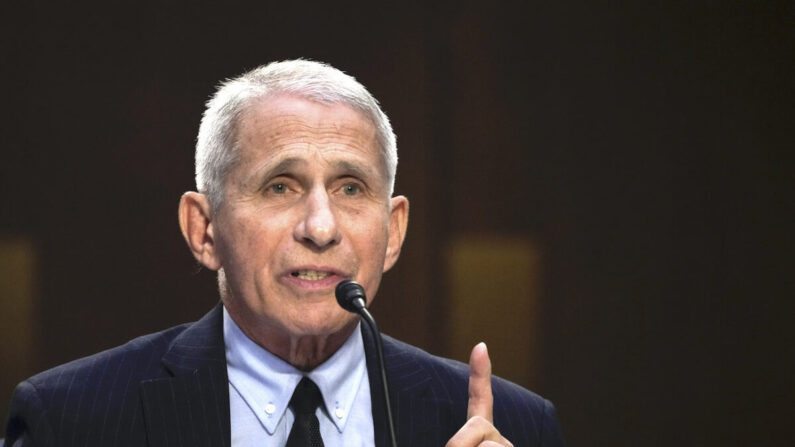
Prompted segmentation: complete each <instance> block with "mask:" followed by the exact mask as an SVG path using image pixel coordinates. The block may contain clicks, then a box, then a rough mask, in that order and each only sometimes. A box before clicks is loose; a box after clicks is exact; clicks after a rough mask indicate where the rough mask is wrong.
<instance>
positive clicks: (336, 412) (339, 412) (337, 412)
mask: <svg viewBox="0 0 795 447" xmlns="http://www.w3.org/2000/svg"><path fill="white" fill-rule="evenodd" d="M334 416H337V419H342V417H343V416H345V412H344V411H342V408H337V409H336V410H334Z"/></svg>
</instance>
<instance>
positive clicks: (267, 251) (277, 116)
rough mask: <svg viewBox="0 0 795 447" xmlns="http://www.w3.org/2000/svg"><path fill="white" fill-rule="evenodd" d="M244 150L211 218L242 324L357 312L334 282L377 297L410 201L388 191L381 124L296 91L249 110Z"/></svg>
mask: <svg viewBox="0 0 795 447" xmlns="http://www.w3.org/2000/svg"><path fill="white" fill-rule="evenodd" d="M238 137H239V139H238V141H239V147H240V150H241V154H240V155H241V158H240V161H239V163H238V164H237V165H236V167H235V168H234V169H233V170H232V171H231V172H230V173H229V174H228V176H227V178H226V181H225V184H224V186H225V200H224V204H223V205H222V206H221V208H220V210H218V212H217V214H216V216H215V217H214V219H213V228H212V233H213V237H214V239H215V251H216V256H217V259H218V262H219V263H220V266H221V267H222V268H223V269H224V273H225V275H226V281H227V291H228V296H227V297H226V304H227V307H230V308H234V309H235V311H236V312H235V313H237V316H238V317H239V318H242V319H243V320H248V321H246V323H247V324H246V326H251V325H258V326H265V327H267V328H269V329H270V330H275V331H277V332H278V333H280V334H284V335H289V336H303V335H328V334H333V333H337V332H339V331H341V330H342V329H343V328H345V327H346V326H347V327H349V323H350V322H351V321H352V320H353V318H355V316H354V315H353V314H350V313H348V312H346V311H344V310H342V309H341V308H340V307H339V305H338V304H337V303H336V300H335V298H334V288H335V286H336V285H337V283H339V282H340V281H341V280H343V279H347V278H352V279H354V280H356V281H357V282H359V283H361V284H362V286H364V288H365V290H366V291H367V296H368V298H370V299H372V298H373V297H374V296H375V293H376V290H377V289H378V285H379V282H380V280H381V275H382V273H383V272H384V271H386V270H387V269H389V268H390V267H391V266H392V265H393V264H394V262H395V261H396V260H397V256H398V253H399V251H400V245H401V244H402V240H403V232H404V230H405V223H406V213H407V207H408V204H407V202H406V199H405V198H403V197H396V198H391V199H390V197H389V189H388V185H387V181H386V173H385V172H384V167H383V163H382V158H381V155H380V151H379V149H378V143H377V140H376V132H375V127H374V126H373V124H372V123H371V122H370V121H369V120H368V119H366V118H365V117H364V116H363V115H361V114H360V113H359V112H357V111H354V110H353V109H351V108H348V107H346V106H343V105H322V104H319V103H315V102H311V101H308V100H304V99H299V98H296V97H291V96H278V97H275V98H268V99H265V100H260V101H259V102H257V103H255V104H254V105H253V106H251V107H250V108H249V110H248V111H247V113H246V114H245V115H244V116H243V118H242V120H241V123H240V128H239V134H238Z"/></svg>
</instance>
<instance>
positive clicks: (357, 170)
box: [256, 157, 378, 180]
mask: <svg viewBox="0 0 795 447" xmlns="http://www.w3.org/2000/svg"><path fill="white" fill-rule="evenodd" d="M306 163H308V162H307V161H306V160H304V159H302V158H298V157H288V158H285V159H284V160H281V161H279V162H278V163H276V164H274V165H273V166H268V167H266V168H265V169H263V170H262V171H260V173H259V174H256V177H257V178H266V179H269V178H273V177H276V176H278V175H281V174H283V173H285V172H288V171H291V170H293V169H294V168H295V167H296V166H300V165H303V164H306ZM332 166H334V168H335V169H336V170H338V171H339V172H342V173H344V174H345V175H350V176H353V177H357V178H360V179H362V180H365V179H370V178H376V179H377V178H378V173H377V172H375V171H374V170H373V169H372V168H370V167H369V166H363V165H362V164H361V163H354V162H350V161H347V160H337V161H334V162H332Z"/></svg>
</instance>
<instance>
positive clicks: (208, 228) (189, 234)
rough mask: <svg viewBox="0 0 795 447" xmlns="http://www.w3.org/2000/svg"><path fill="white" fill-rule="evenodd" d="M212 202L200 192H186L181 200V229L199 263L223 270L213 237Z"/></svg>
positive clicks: (209, 267) (212, 268)
mask: <svg viewBox="0 0 795 447" xmlns="http://www.w3.org/2000/svg"><path fill="white" fill-rule="evenodd" d="M211 215H212V214H211V208H210V201H209V200H208V199H207V196H205V195H204V194H200V193H198V192H186V193H185V194H183V195H182V198H181V199H180V200H179V228H180V230H182V236H183V237H184V238H185V242H187V243H188V248H189V249H190V251H191V253H193V257H194V258H196V260H197V261H199V263H201V264H202V265H203V266H205V267H207V268H208V269H210V270H218V269H219V268H221V262H220V259H219V258H218V253H217V250H216V245H215V237H214V235H213V231H214V226H213V222H212V220H211Z"/></svg>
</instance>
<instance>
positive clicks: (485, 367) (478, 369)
mask: <svg viewBox="0 0 795 447" xmlns="http://www.w3.org/2000/svg"><path fill="white" fill-rule="evenodd" d="M493 407H494V397H492V395H491V360H490V359H489V351H488V350H487V349H486V344H485V343H483V342H481V343H478V344H477V345H476V346H475V347H474V348H473V349H472V355H470V356H469V405H468V406H467V419H471V418H472V417H474V416H480V417H482V418H484V419H486V420H487V421H489V422H494V421H493V420H492V408H493Z"/></svg>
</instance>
